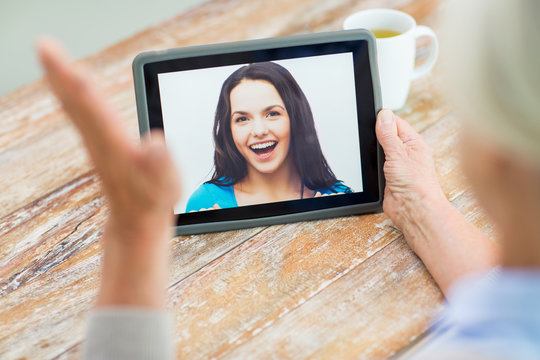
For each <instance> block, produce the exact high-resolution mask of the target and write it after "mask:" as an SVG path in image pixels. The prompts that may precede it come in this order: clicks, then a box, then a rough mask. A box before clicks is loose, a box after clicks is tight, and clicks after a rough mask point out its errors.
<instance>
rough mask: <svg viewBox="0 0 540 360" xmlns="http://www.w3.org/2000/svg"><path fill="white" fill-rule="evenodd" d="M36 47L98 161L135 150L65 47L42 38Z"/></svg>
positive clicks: (52, 80)
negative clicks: (125, 151) (71, 59)
mask: <svg viewBox="0 0 540 360" xmlns="http://www.w3.org/2000/svg"><path fill="white" fill-rule="evenodd" d="M37 48H38V53H39V57H40V60H41V63H42V65H43V68H44V70H45V73H46V75H47V78H48V79H49V82H50V84H51V87H52V89H53V91H54V92H55V94H56V95H57V96H58V98H59V99H60V101H61V102H62V105H63V106H64V108H65V109H66V111H67V113H68V114H69V116H70V117H71V119H72V120H73V122H74V124H75V125H76V126H77V128H78V129H79V130H80V132H81V134H82V136H83V139H84V141H85V143H86V144H87V147H88V150H89V151H90V155H91V156H92V158H93V159H94V160H95V162H97V163H99V162H101V161H104V160H105V159H106V158H107V157H108V156H111V155H113V154H118V152H122V151H124V150H129V149H133V144H131V143H130V141H129V139H128V138H127V136H126V131H125V130H124V127H123V126H122V124H121V122H120V120H119V119H118V117H117V115H116V114H115V113H114V111H112V109H110V107H109V106H108V104H107V103H106V101H105V100H104V98H103V95H101V94H100V92H99V90H97V88H96V86H95V85H94V84H93V83H92V81H91V80H90V78H89V75H88V74H87V73H85V72H84V70H82V69H81V68H80V67H77V66H75V65H74V64H73V63H72V62H71V61H70V59H69V56H68V55H67V53H66V51H65V50H64V49H63V47H62V46H61V45H60V44H59V43H58V42H56V41H55V40H53V39H50V38H41V39H39V40H38V44H37ZM96 165H98V164H96Z"/></svg>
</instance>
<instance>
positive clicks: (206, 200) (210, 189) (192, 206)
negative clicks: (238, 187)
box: [186, 182, 352, 212]
mask: <svg viewBox="0 0 540 360" xmlns="http://www.w3.org/2000/svg"><path fill="white" fill-rule="evenodd" d="M314 192H315V193H321V195H325V194H327V195H328V194H335V193H338V192H339V193H345V194H350V193H352V190H351V188H349V187H348V186H346V185H345V184H343V183H341V182H338V183H336V184H335V185H334V186H332V187H331V188H322V189H315V190H314ZM215 204H218V206H219V207H220V208H222V209H225V208H231V207H238V203H237V202H236V196H235V195H234V187H233V186H232V185H230V186H220V185H216V184H209V183H204V184H202V185H201V186H199V188H198V189H197V190H195V192H194V193H193V194H191V196H190V197H189V200H188V203H187V206H186V212H190V211H199V210H201V209H209V208H212V207H213V206H214V205H215Z"/></svg>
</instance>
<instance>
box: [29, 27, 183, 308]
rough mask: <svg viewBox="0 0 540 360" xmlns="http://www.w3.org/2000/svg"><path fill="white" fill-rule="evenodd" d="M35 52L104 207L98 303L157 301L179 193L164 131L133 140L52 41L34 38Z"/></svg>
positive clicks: (162, 300) (162, 298)
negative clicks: (97, 181) (95, 177)
mask: <svg viewBox="0 0 540 360" xmlns="http://www.w3.org/2000/svg"><path fill="white" fill-rule="evenodd" d="M38 52H39V57H40V60H41V63H42V65H43V68H44V70H45V73H46V76H47V79H48V80H49V82H50V85H51V87H52V90H53V91H54V92H55V94H56V95H57V96H58V98H59V99H60V101H61V102H62V105H63V106H64V109H65V110H66V112H67V113H68V115H69V116H70V118H71V120H72V121H73V123H74V124H75V126H76V127H77V128H78V130H79V131H80V133H81V135H82V138H83V140H84V143H85V145H86V147H87V149H88V153H89V154H90V158H91V159H92V162H93V163H94V165H95V167H96V170H97V172H98V174H99V176H100V177H101V180H102V184H103V191H104V193H105V195H106V197H107V199H108V203H109V207H110V216H109V220H108V223H107V227H106V231H105V235H104V242H105V244H104V246H105V260H104V271H103V281H102V287H101V292H100V297H99V301H98V303H99V304H101V305H114V304H132V305H142V306H150V307H162V306H163V305H164V303H165V287H166V282H167V274H168V254H167V250H168V241H169V239H170V238H171V237H172V235H173V234H172V226H173V223H174V216H173V206H174V204H175V202H176V201H177V200H178V197H179V195H180V185H179V178H178V172H177V170H176V169H175V166H174V164H173V162H172V160H171V157H170V156H169V154H168V152H167V148H166V146H165V141H164V137H163V134H162V133H160V132H154V133H152V134H151V135H150V136H147V137H146V138H145V139H143V141H142V142H141V144H134V143H132V142H131V141H130V139H129V138H128V136H127V131H126V129H125V128H124V126H123V124H122V122H121V120H120V118H119V116H118V115H117V114H116V112H115V111H114V110H113V109H112V108H111V107H110V106H109V104H108V103H107V102H106V101H105V99H104V96H103V95H102V93H101V92H100V90H99V89H98V88H97V87H96V85H95V84H94V83H93V82H92V81H91V79H90V76H89V74H88V72H87V71H86V70H85V69H83V68H82V67H80V66H77V65H75V64H73V63H72V62H71V61H70V60H69V57H68V56H67V54H66V52H65V50H64V49H63V48H62V47H61V46H60V45H59V44H58V43H57V42H55V41H54V40H52V39H47V38H44V39H40V40H39V42H38Z"/></svg>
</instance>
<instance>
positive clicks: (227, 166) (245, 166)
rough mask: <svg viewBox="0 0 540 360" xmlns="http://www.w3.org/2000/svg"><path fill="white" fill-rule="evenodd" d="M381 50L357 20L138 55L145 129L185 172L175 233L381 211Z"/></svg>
mask: <svg viewBox="0 0 540 360" xmlns="http://www.w3.org/2000/svg"><path fill="white" fill-rule="evenodd" d="M375 49H376V48H375V38H374V37H373V35H372V34H371V33H370V32H369V31H365V30H348V31H338V32H329V33H319V34H309V35H295V36H287V37H279V38H271V39H262V40H250V41H242V42H235V43H226V44H215V45H204V46H193V47H185V48H178V49H171V50H165V51H158V52H147V53H142V54H140V55H138V56H137V57H136V58H135V60H134V62H133V73H134V80H135V94H136V101H137V111H138V118H139V129H140V133H141V135H143V134H145V133H146V132H148V131H150V130H151V129H155V128H158V129H162V130H163V131H164V134H165V140H166V143H167V147H168V149H169V151H170V153H171V155H172V157H173V159H174V161H175V163H176V165H177V167H178V169H179V172H180V178H181V181H182V189H183V192H182V193H183V195H182V197H181V199H180V200H179V202H178V203H177V204H176V206H175V208H174V213H175V214H177V215H178V216H177V224H176V225H177V226H176V233H177V234H178V235H181V234H194V233H202V232H212V231H221V230H231V229H237V228H242V227H250V226H260V225H270V224H276V223H284V222H292V221H303V220H311V219H320V218H326V217H335V216H343V215H350V214H359V213H367V212H376V211H380V210H381V209H382V200H383V190H384V177H383V171H382V165H383V152H382V150H381V148H380V146H379V144H378V142H377V139H376V137H375V121H376V115H377V112H378V111H379V109H380V107H381V95H380V89H379V79H378V73H377V65H376V64H377V62H376V53H375V51H376V50H375ZM171 211H173V210H171Z"/></svg>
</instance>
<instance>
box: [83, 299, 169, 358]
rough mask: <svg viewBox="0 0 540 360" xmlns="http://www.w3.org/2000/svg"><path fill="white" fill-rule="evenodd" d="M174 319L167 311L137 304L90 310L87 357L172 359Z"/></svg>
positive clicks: (85, 347)
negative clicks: (145, 307)
mask: <svg viewBox="0 0 540 360" xmlns="http://www.w3.org/2000/svg"><path fill="white" fill-rule="evenodd" d="M173 332H174V331H173V321H172V318H171V315H170V314H169V313H167V312H166V311H161V310H152V309H144V308H134V307H111V308H97V309H94V310H92V312H91V313H90V317H89V321H88V329H87V338H86V343H85V346H84V359H86V360H98V359H99V360H105V359H116V360H123V359H130V360H139V359H140V360H143V359H145V360H146V359H167V360H170V359H173V358H174V340H173Z"/></svg>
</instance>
